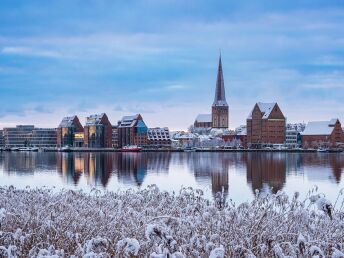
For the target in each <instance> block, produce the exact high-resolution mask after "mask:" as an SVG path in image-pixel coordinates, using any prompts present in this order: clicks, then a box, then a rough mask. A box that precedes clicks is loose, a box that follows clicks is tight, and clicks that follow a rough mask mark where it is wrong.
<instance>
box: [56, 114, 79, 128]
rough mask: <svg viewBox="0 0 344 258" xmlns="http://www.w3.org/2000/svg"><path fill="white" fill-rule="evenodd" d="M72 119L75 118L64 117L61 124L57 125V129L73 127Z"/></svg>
mask: <svg viewBox="0 0 344 258" xmlns="http://www.w3.org/2000/svg"><path fill="white" fill-rule="evenodd" d="M74 118H75V116H66V117H64V118H63V119H62V121H61V123H60V124H59V128H62V127H71V126H73V120H74Z"/></svg>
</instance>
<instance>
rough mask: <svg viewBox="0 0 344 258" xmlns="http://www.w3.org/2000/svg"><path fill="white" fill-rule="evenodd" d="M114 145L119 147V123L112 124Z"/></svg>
mask: <svg viewBox="0 0 344 258" xmlns="http://www.w3.org/2000/svg"><path fill="white" fill-rule="evenodd" d="M112 147H113V148H118V125H113V126H112Z"/></svg>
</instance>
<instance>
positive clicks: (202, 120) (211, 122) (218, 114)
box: [194, 56, 228, 129]
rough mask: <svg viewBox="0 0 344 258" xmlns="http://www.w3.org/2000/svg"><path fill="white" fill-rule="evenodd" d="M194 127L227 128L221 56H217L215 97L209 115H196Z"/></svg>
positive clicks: (226, 106) (226, 105)
mask: <svg viewBox="0 0 344 258" xmlns="http://www.w3.org/2000/svg"><path fill="white" fill-rule="evenodd" d="M194 127H195V128H209V127H211V128H219V129H227V128H228V104H227V101H226V94H225V83H224V80H223V72H222V62H221V56H220V58H219V66H218V70H217V79H216V89H215V98H214V102H213V105H212V108H211V115H210V114H209V115H207V114H201V115H198V116H197V118H196V120H195V123H194Z"/></svg>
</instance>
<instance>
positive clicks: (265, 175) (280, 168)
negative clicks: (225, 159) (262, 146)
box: [246, 152, 287, 193]
mask: <svg viewBox="0 0 344 258" xmlns="http://www.w3.org/2000/svg"><path fill="white" fill-rule="evenodd" d="M286 155H287V154H286V153H270V152H266V153H256V152H253V153H247V163H246V164H247V165H246V171H247V173H246V177H247V182H248V183H249V184H250V185H251V188H252V191H253V193H254V192H255V190H259V191H261V192H265V191H268V192H269V191H272V192H273V193H277V192H278V191H279V190H282V188H283V186H284V184H285V182H286Z"/></svg>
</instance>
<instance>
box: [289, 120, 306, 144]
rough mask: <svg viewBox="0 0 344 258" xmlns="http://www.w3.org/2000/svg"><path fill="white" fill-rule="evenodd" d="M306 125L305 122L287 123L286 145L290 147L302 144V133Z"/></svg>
mask: <svg viewBox="0 0 344 258" xmlns="http://www.w3.org/2000/svg"><path fill="white" fill-rule="evenodd" d="M305 127H306V125H305V124H303V123H296V124H287V126H286V131H285V145H286V146H287V147H290V148H297V147H300V146H301V136H300V133H301V132H303V131H304V130H305Z"/></svg>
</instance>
